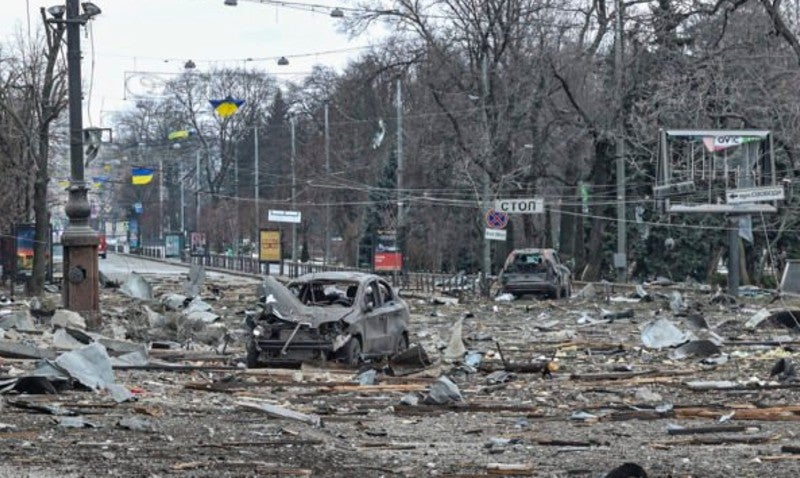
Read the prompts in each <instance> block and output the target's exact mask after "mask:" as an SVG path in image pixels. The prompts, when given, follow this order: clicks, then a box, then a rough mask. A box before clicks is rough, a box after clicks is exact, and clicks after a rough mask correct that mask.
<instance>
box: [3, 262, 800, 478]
mask: <svg viewBox="0 0 800 478" xmlns="http://www.w3.org/2000/svg"><path fill="white" fill-rule="evenodd" d="M137 276H138V278H135V279H129V280H128V281H125V282H124V283H123V286H122V287H121V288H119V289H117V288H110V289H103V290H102V291H101V294H102V303H103V326H102V328H101V329H100V330H87V329H86V324H85V321H84V322H81V320H79V319H78V317H75V316H74V315H72V314H70V313H67V311H63V310H59V309H58V307H56V308H48V307H44V306H42V302H48V303H49V302H52V301H53V300H56V301H57V297H56V298H55V299H54V298H53V297H51V296H48V295H47V294H45V295H44V296H43V297H41V298H38V299H37V301H36V303H31V302H32V301H29V302H25V301H16V302H13V303H7V304H0V329H2V331H3V334H4V335H3V336H4V338H2V339H0V392H1V393H2V399H3V401H2V403H3V405H2V413H3V415H4V418H3V419H2V420H0V422H2V423H0V435H2V436H3V437H4V439H5V442H6V444H7V446H5V447H4V449H3V450H0V457H2V458H3V460H4V461H5V463H7V464H8V465H9V466H15V467H21V468H24V469H25V470H41V471H42V472H43V473H44V475H42V476H72V475H83V476H86V475H97V474H109V473H112V474H119V475H145V476H156V475H158V476H164V475H171V474H187V475H189V476H241V475H259V476H273V475H276V476H281V475H291V476H341V477H346V476H494V475H506V476H579V477H580V476H585V477H597V476H611V477H622V476H625V477H630V476H703V477H723V476H760V475H762V474H763V473H764V471H765V470H772V471H771V473H772V474H773V475H775V476H794V475H796V474H797V473H798V469H799V468H798V467H800V460H798V459H797V457H798V456H800V443H798V440H797V433H796V430H795V428H796V423H795V422H796V421H798V420H800V393H799V392H800V379H798V374H797V369H796V362H797V352H796V351H797V350H798V349H799V348H800V327H798V326H797V325H796V323H795V321H794V317H795V316H796V315H797V316H798V317H800V314H795V311H800V300H798V299H792V298H789V297H782V298H780V299H779V301H777V302H776V301H775V299H774V297H775V296H774V295H772V294H763V293H756V292H753V293H752V294H749V295H744V296H740V297H736V298H735V300H733V301H731V300H729V299H728V298H726V297H723V296H721V295H719V294H717V293H714V292H713V291H712V289H711V288H708V287H702V286H698V285H687V284H680V283H673V282H672V281H669V280H666V279H664V280H661V281H656V282H653V283H649V284H638V285H630V286H620V285H615V284H603V283H598V284H586V285H579V284H576V287H575V290H580V291H581V292H579V293H576V294H575V295H574V296H573V297H572V298H570V299H568V300H559V301H556V300H537V299H533V298H531V299H527V298H522V299H515V300H499V301H496V300H494V298H489V299H487V298H482V297H474V296H470V295H469V293H468V292H463V293H461V294H459V297H458V299H454V298H451V297H446V296H444V295H443V293H437V294H422V293H417V292H408V293H406V294H405V300H406V301H407V303H408V304H409V306H410V308H411V310H412V320H411V324H410V326H411V337H410V347H409V348H408V350H405V351H403V352H402V353H401V354H398V355H395V356H393V357H390V358H386V359H383V360H375V361H372V362H369V363H366V364H364V365H363V366H362V367H358V368H355V367H348V366H345V365H343V364H339V363H336V362H333V361H327V362H324V361H313V362H307V363H303V364H302V365H301V366H293V367H287V368H280V367H271V368H261V369H247V368H246V367H244V356H245V350H244V340H245V339H244V334H243V321H244V319H245V311H247V310H251V309H253V308H254V304H255V303H257V302H258V299H259V297H258V295H259V292H258V287H257V285H258V284H259V282H260V281H259V280H257V279H255V278H253V279H250V278H246V277H233V276H230V277H225V278H224V279H221V278H219V277H218V276H214V275H212V274H206V273H205V271H200V270H195V271H194V272H192V273H190V274H188V277H189V278H188V279H187V278H186V277H172V276H169V277H155V276H148V275H147V274H137ZM126 285H127V287H126ZM212 289H213V291H212ZM34 311H35V312H34ZM65 450H67V451H65ZM48 470H50V471H53V470H55V471H54V472H53V474H52V475H48V474H47V471H48ZM775 470H780V472H775Z"/></svg>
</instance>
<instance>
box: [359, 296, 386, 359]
mask: <svg viewBox="0 0 800 478" xmlns="http://www.w3.org/2000/svg"><path fill="white" fill-rule="evenodd" d="M381 305H382V304H381V297H380V293H379V291H378V284H377V282H376V281H375V280H370V281H369V282H367V283H365V284H364V293H363V294H362V306H361V310H362V312H363V314H364V328H363V331H364V332H363V336H362V338H363V343H362V344H361V345H362V347H363V350H364V353H367V354H379V353H381V351H382V349H383V348H384V347H385V344H386V321H385V316H384V310H382V307H381Z"/></svg>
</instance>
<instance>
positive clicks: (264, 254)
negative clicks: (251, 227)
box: [258, 229, 281, 262]
mask: <svg viewBox="0 0 800 478" xmlns="http://www.w3.org/2000/svg"><path fill="white" fill-rule="evenodd" d="M258 260H259V262H280V261H281V231H275V230H271V229H261V231H260V232H259V235H258Z"/></svg>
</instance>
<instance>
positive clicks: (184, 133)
mask: <svg viewBox="0 0 800 478" xmlns="http://www.w3.org/2000/svg"><path fill="white" fill-rule="evenodd" d="M195 134H196V132H195V130H193V129H182V130H178V131H173V132H171V133H170V134H169V135H167V139H169V140H170V141H171V140H175V139H186V138H188V137H189V136H194V135H195Z"/></svg>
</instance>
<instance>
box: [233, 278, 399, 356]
mask: <svg viewBox="0 0 800 478" xmlns="http://www.w3.org/2000/svg"><path fill="white" fill-rule="evenodd" d="M262 287H263V290H262V291H261V292H262V293H263V294H261V296H262V297H261V305H262V310H260V311H259V312H257V313H254V314H250V315H248V317H247V319H246V320H245V325H246V327H247V330H248V331H249V338H248V341H247V366H248V367H256V366H258V365H260V364H265V363H272V362H302V361H304V360H314V359H321V360H338V361H342V362H345V363H347V364H351V365H355V364H358V363H359V362H360V361H361V360H363V359H367V358H378V357H384V356H389V355H393V354H396V353H398V352H402V351H403V350H405V349H407V348H408V320H409V312H408V306H407V305H406V303H405V302H404V301H403V300H402V299H401V298H400V297H399V296H398V295H397V292H396V291H395V290H394V289H393V288H392V287H391V285H389V283H387V282H386V281H385V280H384V279H383V278H381V277H379V276H377V275H373V274H366V273H359V272H324V273H315V274H306V275H304V276H300V277H298V278H297V279H295V280H293V281H292V282H290V283H289V284H287V285H286V286H284V285H283V284H281V283H280V282H278V281H277V280H276V279H275V278H273V277H269V276H267V277H266V278H265V281H264V284H263V285H262Z"/></svg>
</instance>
